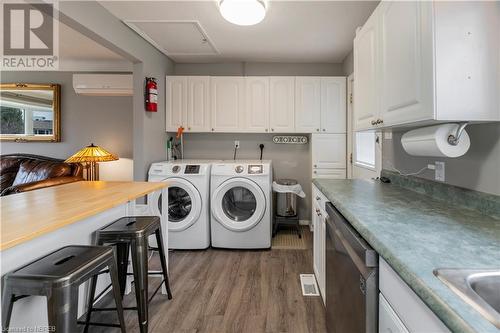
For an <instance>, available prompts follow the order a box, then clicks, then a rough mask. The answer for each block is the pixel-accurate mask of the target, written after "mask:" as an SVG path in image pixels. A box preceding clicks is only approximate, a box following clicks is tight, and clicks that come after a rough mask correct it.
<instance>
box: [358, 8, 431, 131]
mask: <svg viewBox="0 0 500 333" xmlns="http://www.w3.org/2000/svg"><path fill="white" fill-rule="evenodd" d="M430 6H432V3H430V2H428V3H426V2H419V1H403V2H397V1H394V2H393V1H388V2H383V3H381V5H380V11H379V13H380V14H379V15H380V40H379V43H380V44H379V45H380V55H381V57H380V59H381V61H380V69H381V70H380V78H381V83H380V88H381V90H380V92H381V97H380V98H381V101H380V118H381V119H382V120H383V125H384V126H390V125H397V124H404V123H408V122H412V121H418V120H425V119H432V118H434V111H433V106H432V84H431V83H432V80H433V79H432V61H433V59H432V48H431V45H430V44H428V47H426V44H425V40H426V39H430V38H432V36H431V35H430V28H429V27H422V22H425V21H424V20H425V17H423V16H425V15H428V14H427V13H429V12H430V11H425V10H424V9H425V7H430ZM426 31H427V33H426ZM422 38H424V40H422ZM424 82H427V83H426V84H424ZM358 93H359V92H358ZM355 107H356V106H355Z"/></svg>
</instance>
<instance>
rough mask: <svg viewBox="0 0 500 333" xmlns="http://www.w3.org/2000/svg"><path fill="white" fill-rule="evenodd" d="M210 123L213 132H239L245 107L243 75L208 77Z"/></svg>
mask: <svg viewBox="0 0 500 333" xmlns="http://www.w3.org/2000/svg"><path fill="white" fill-rule="evenodd" d="M210 91H211V92H210V104H211V123H212V129H211V130H212V131H214V132H239V131H240V130H241V125H242V119H241V118H242V115H244V107H245V81H244V78H243V77H227V76H218V77H211V78H210Z"/></svg>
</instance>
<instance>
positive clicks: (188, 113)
mask: <svg viewBox="0 0 500 333" xmlns="http://www.w3.org/2000/svg"><path fill="white" fill-rule="evenodd" d="M209 89H210V78H209V77H208V76H168V77H167V80H166V94H165V96H166V100H165V105H166V115H165V119H166V130H167V131H168V132H177V129H178V128H179V127H181V126H182V127H184V130H185V131H186V132H208V131H210V94H209V93H210V90H209Z"/></svg>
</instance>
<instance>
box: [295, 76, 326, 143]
mask: <svg viewBox="0 0 500 333" xmlns="http://www.w3.org/2000/svg"><path fill="white" fill-rule="evenodd" d="M320 127H321V78H320V77H307V76H301V77H296V78H295V132H298V133H319V132H320V130H321V129H320Z"/></svg>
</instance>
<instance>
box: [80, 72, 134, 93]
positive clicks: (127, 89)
mask: <svg viewBox="0 0 500 333" xmlns="http://www.w3.org/2000/svg"><path fill="white" fill-rule="evenodd" d="M73 89H75V92H76V93H77V94H79V95H90V96H132V95H133V83H132V74H73Z"/></svg>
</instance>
